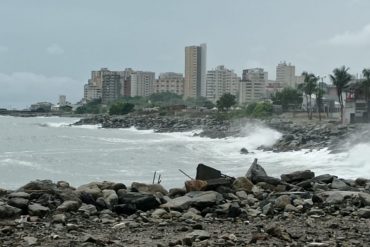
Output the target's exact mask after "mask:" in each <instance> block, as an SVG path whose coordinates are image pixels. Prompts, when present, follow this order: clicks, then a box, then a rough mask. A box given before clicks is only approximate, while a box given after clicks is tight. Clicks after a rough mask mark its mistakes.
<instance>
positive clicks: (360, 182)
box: [355, 178, 369, 187]
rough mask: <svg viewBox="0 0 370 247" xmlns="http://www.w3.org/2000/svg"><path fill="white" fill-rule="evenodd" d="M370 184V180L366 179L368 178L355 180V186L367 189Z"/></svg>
mask: <svg viewBox="0 0 370 247" xmlns="http://www.w3.org/2000/svg"><path fill="white" fill-rule="evenodd" d="M368 182H369V179H366V178H356V180H355V184H356V185H357V186H361V187H365V186H366V184H367V183H368Z"/></svg>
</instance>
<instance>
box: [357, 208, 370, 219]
mask: <svg viewBox="0 0 370 247" xmlns="http://www.w3.org/2000/svg"><path fill="white" fill-rule="evenodd" d="M357 214H358V216H359V217H361V218H365V219H369V218H370V208H360V209H359V210H358V211H357Z"/></svg>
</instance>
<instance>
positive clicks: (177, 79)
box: [153, 72, 184, 95]
mask: <svg viewBox="0 0 370 247" xmlns="http://www.w3.org/2000/svg"><path fill="white" fill-rule="evenodd" d="M153 88H154V93H163V92H170V93H175V94H177V95H183V94H184V76H183V75H182V74H180V73H173V72H167V73H161V74H160V75H159V77H158V79H157V80H155V82H154V87H153Z"/></svg>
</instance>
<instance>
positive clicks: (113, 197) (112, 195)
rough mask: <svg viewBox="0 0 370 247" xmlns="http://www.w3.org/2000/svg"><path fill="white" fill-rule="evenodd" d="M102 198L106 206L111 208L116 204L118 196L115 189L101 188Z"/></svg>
mask: <svg viewBox="0 0 370 247" xmlns="http://www.w3.org/2000/svg"><path fill="white" fill-rule="evenodd" d="M102 192H103V198H104V201H105V204H106V205H107V207H108V208H110V209H112V208H113V206H114V205H117V204H118V196H117V193H116V191H115V190H103V191H102Z"/></svg>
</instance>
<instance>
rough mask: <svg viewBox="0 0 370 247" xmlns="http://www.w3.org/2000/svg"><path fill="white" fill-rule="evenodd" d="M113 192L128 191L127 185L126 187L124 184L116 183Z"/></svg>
mask: <svg viewBox="0 0 370 247" xmlns="http://www.w3.org/2000/svg"><path fill="white" fill-rule="evenodd" d="M112 189H113V190H115V191H119V190H122V189H123V190H125V189H127V187H126V185H124V184H123V183H115V184H114V185H113V187H112Z"/></svg>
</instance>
